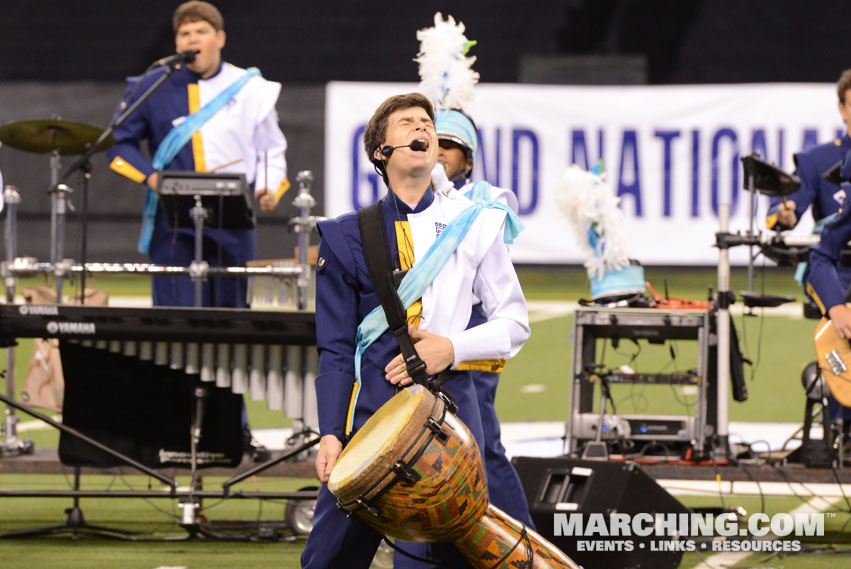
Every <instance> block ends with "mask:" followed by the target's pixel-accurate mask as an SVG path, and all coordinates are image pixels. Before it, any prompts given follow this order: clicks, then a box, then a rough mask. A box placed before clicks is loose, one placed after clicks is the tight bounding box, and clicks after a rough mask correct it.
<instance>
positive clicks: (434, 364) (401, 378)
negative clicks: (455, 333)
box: [384, 326, 455, 387]
mask: <svg viewBox="0 0 851 569" xmlns="http://www.w3.org/2000/svg"><path fill="white" fill-rule="evenodd" d="M408 334H410V336H411V339H412V340H413V341H414V344H416V350H417V353H418V354H419V355H420V359H422V360H423V362H425V365H426V373H427V374H428V375H435V374H437V373H440V372H442V371H443V370H445V369H446V368H448V367H449V366H451V365H452V362H454V361H455V347H454V346H453V345H452V342H451V341H450V340H449V338H446V337H444V336H438V335H437V334H432V333H430V332H426V331H425V330H417V329H415V328H414V327H413V326H408ZM384 372H385V375H384V377H385V379H387V381H389V382H390V383H392V384H393V385H401V386H403V387H404V386H406V385H411V384H412V383H413V382H414V380H412V379H411V376H409V375H408V368H406V367H405V360H404V358H402V354H399V355H398V356H396V357H395V358H393V359H392V360H390V363H389V364H387V366H386V367H385V368H384Z"/></svg>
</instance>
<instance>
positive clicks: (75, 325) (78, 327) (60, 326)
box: [47, 321, 96, 336]
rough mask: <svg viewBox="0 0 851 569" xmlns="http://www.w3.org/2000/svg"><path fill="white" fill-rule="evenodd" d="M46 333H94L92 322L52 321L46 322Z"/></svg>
mask: <svg viewBox="0 0 851 569" xmlns="http://www.w3.org/2000/svg"><path fill="white" fill-rule="evenodd" d="M47 333H48V334H50V335H51V336H54V335H56V334H78V335H86V336H93V335H94V334H95V333H96V329H95V323H94V322H54V321H50V322H48V323H47Z"/></svg>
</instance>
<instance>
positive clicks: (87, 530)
mask: <svg viewBox="0 0 851 569" xmlns="http://www.w3.org/2000/svg"><path fill="white" fill-rule="evenodd" d="M0 401H2V402H3V403H5V404H6V405H8V406H10V407H14V408H16V409H18V410H20V411H23V412H24V413H26V414H28V415H31V416H33V417H35V418H36V419H38V420H40V421H43V422H45V423H47V424H48V425H50V426H52V427H54V428H56V429H59V430H60V431H62V432H64V433H67V434H69V435H71V436H73V437H75V438H77V439H80V440H82V441H85V442H86V443H88V444H90V445H92V446H93V447H95V448H97V449H99V450H101V451H103V452H105V453H107V454H109V455H110V456H112V457H114V458H117V459H118V460H120V461H121V462H123V463H125V464H127V465H129V466H132V467H133V468H135V469H137V470H139V471H140V472H142V473H144V474H147V475H148V476H152V477H154V478H156V479H157V480H159V481H161V482H163V483H164V484H166V485H168V486H169V488H171V493H170V495H171V496H174V495H176V490H177V482H176V481H175V480H174V479H173V478H170V477H168V476H166V475H164V474H161V473H159V472H157V471H156V470H154V469H152V468H148V467H147V466H145V465H144V464H141V463H139V462H137V461H135V460H133V459H132V458H130V457H128V456H125V455H123V454H121V453H120V452H118V451H115V450H113V449H111V448H109V447H108V446H106V445H104V444H102V443H100V442H98V441H97V440H95V439H93V438H91V437H89V436H87V435H84V434H83V433H81V432H80V431H78V430H77V429H74V428H72V427H69V426H67V425H63V424H62V423H59V422H57V421H54V420H53V419H51V418H50V417H48V416H46V415H43V414H42V413H39V412H38V411H36V410H34V409H32V408H30V407H27V406H26V405H22V404H20V403H18V402H16V401H15V400H14V399H13V398H11V397H6V396H5V395H0ZM73 468H74V491H75V492H79V491H80V467H79V466H74V467H73ZM46 495H49V494H46ZM73 500H74V502H73V506H72V507H70V508H67V509H66V510H65V513H66V514H68V519H67V520H66V522H65V523H64V524H59V525H53V526H46V527H43V528H33V529H27V530H18V531H13V532H6V533H3V534H0V538H15V537H29V536H33V537H34V536H39V535H48V534H56V533H63V532H68V531H70V532H71V534H72V537H73V539H74V540H77V539H78V538H79V536H80V535H81V534H82V535H96V536H100V537H107V538H113V539H132V537H131V536H132V535H135V534H137V533H138V532H132V531H127V530H121V529H116V528H108V527H104V526H97V525H89V524H87V523H86V521H85V519H84V518H83V511H82V510H81V509H80V496H79V495H76V494H75V495H74V496H73Z"/></svg>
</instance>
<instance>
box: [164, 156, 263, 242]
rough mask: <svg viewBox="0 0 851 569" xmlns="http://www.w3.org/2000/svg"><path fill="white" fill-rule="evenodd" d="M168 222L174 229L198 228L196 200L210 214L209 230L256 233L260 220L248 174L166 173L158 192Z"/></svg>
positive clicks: (170, 171)
mask: <svg viewBox="0 0 851 569" xmlns="http://www.w3.org/2000/svg"><path fill="white" fill-rule="evenodd" d="M157 191H158V192H159V196H160V201H161V202H162V204H163V208H164V209H165V213H166V219H168V223H169V225H170V226H171V227H174V228H188V229H194V228H195V221H194V219H193V217H192V208H193V207H195V205H196V203H195V196H200V199H201V205H202V206H203V207H204V209H205V210H206V211H207V217H206V220H205V223H204V227H206V228H208V229H254V228H255V227H256V226H257V219H256V216H255V215H254V210H253V208H252V207H251V195H250V193H249V188H248V184H247V183H246V181H245V175H244V174H219V173H209V172H187V171H183V170H164V171H163V172H161V173H160V180H159V187H158V189H157Z"/></svg>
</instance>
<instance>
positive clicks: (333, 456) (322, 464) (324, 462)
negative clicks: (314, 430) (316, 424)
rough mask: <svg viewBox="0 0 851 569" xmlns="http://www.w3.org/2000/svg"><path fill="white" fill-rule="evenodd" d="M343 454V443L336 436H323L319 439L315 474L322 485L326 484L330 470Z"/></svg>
mask: <svg viewBox="0 0 851 569" xmlns="http://www.w3.org/2000/svg"><path fill="white" fill-rule="evenodd" d="M341 452H343V443H341V442H340V439H338V438H337V437H336V435H323V437H322V438H321V439H319V452H318V453H317V455H316V474H317V475H318V476H319V481H320V482H321V483H322V484H325V483H326V482H328V478H329V477H330V476H331V470H333V469H334V465H335V464H337V459H338V458H339V457H340V453H341Z"/></svg>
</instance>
